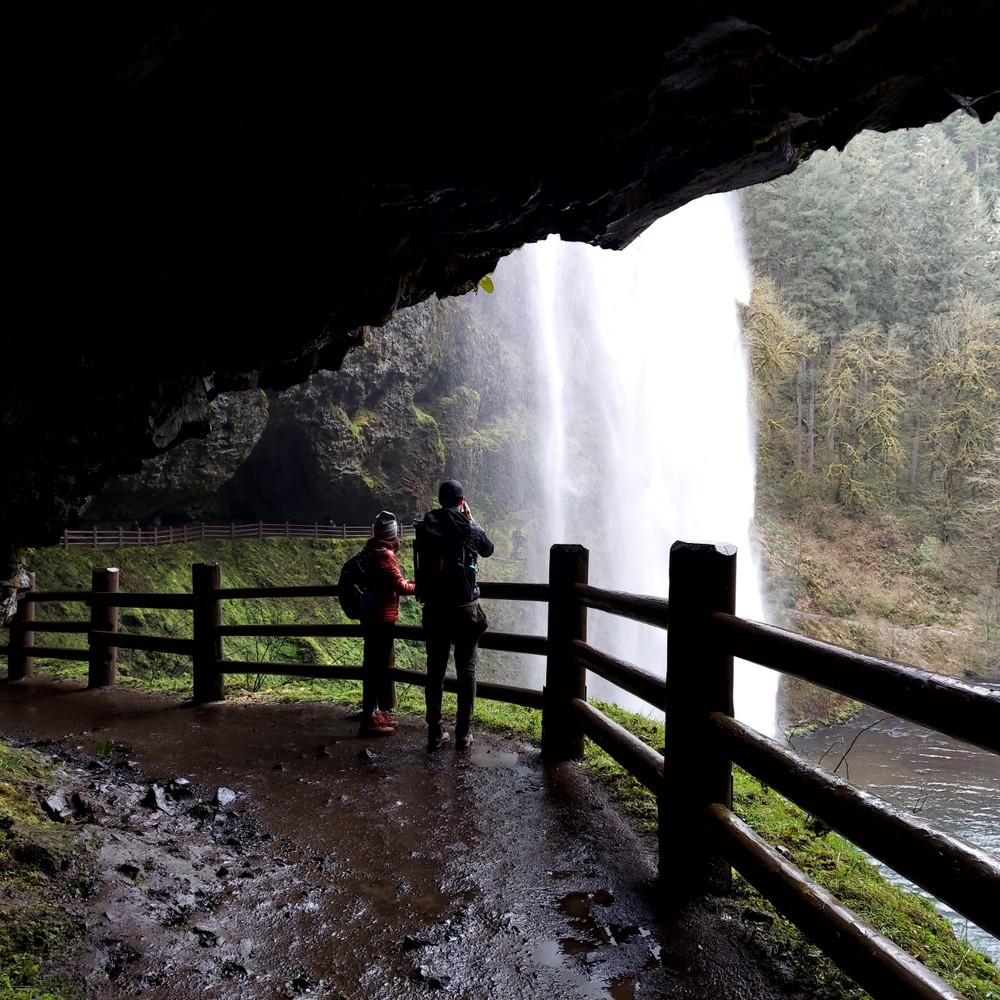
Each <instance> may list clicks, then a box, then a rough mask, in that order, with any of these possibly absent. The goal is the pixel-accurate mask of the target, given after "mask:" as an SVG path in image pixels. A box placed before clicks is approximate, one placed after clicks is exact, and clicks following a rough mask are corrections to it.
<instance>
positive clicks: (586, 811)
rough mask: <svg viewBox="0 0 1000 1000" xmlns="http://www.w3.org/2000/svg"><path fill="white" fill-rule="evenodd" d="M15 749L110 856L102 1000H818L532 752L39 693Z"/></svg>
mask: <svg viewBox="0 0 1000 1000" xmlns="http://www.w3.org/2000/svg"><path fill="white" fill-rule="evenodd" d="M0 732H2V734H3V736H4V738H5V739H7V740H8V741H9V742H11V743H14V744H15V745H22V746H32V747H34V748H36V749H38V750H40V751H41V752H43V753H45V754H46V755H48V756H50V757H53V758H55V759H57V761H58V762H59V767H60V772H61V787H60V789H59V791H58V792H57V793H56V794H55V795H51V796H49V797H48V802H47V806H46V808H47V810H48V811H49V813H50V814H51V815H53V816H56V817H60V818H61V819H62V820H63V821H64V822H66V823H67V824H69V825H71V827H72V828H73V829H74V831H75V833H76V835H77V836H79V837H80V838H81V839H83V840H86V841H87V842H88V843H90V844H91V845H93V846H94V848H95V850H96V852H97V854H96V857H97V862H98V873H97V878H96V879H95V881H94V887H93V889H94V891H93V894H92V895H90V896H89V897H88V898H85V899H82V898H81V899H77V900H74V901H73V902H72V903H71V904H68V905H70V906H71V907H72V908H73V909H74V910H75V911H77V913H76V915H77V916H78V917H79V919H81V920H83V921H84V922H85V924H86V927H87V931H86V936H85V943H84V947H83V949H82V951H81V953H80V954H79V955H77V956H76V957H75V959H74V961H73V965H72V966H71V967H70V968H68V969H67V970H65V971H67V972H68V973H69V974H71V975H72V976H73V977H74V978H76V979H77V981H80V982H82V983H84V984H85V987H86V995H87V996H88V997H94V998H103V997H139V996H141V997H144V998H148V1000H159V998H164V1000H165V998H170V1000H188V998H191V1000H193V998H195V997H220V998H255V1000H256V998H266V1000H271V998H275V1000H277V998H292V997H302V996H305V997H315V998H327V1000H335V998H350V1000H354V998H365V1000H368V998H371V1000H379V998H397V997H406V998H411V997H412V998H423V997H454V998H463V1000H464V998H468V1000H490V998H497V1000H522V998H523V1000H528V998H531V1000H535V998H540V997H544V998H555V1000H560V998H562V1000H577V998H579V1000H584V998H586V1000H591V998H610V1000H645V998H678V1000H686V998H702V997H713V998H716V1000H726V998H732V1000H743V998H746V1000H750V998H752V1000H771V998H774V1000H777V998H779V997H782V998H790V997H798V996H805V995H806V994H805V993H803V992H801V988H800V987H797V986H796V985H795V983H794V982H793V981H792V976H791V973H790V972H789V970H787V969H785V968H784V967H783V966H782V964H781V962H780V961H778V960H777V959H775V958H772V957H770V955H769V952H768V948H767V945H766V942H765V941H764V940H763V939H761V938H759V936H758V935H759V924H757V923H755V922H754V920H753V919H741V918H740V917H738V916H733V915H731V914H730V913H729V912H727V911H726V910H725V909H724V908H722V907H720V906H716V905H715V904H713V903H712V901H706V902H704V903H702V904H698V905H692V906H688V907H686V908H684V909H682V910H674V911H671V910H668V909H666V908H664V907H662V906H661V905H659V904H658V892H657V886H656V855H655V844H653V843H652V842H651V841H650V839H649V838H648V837H644V836H641V835H640V834H639V833H637V832H636V830H635V829H634V828H633V827H632V825H630V823H629V822H627V821H626V820H625V819H624V818H623V817H622V816H621V815H620V813H619V811H618V810H617V809H616V807H615V806H614V804H613V803H612V802H611V801H610V800H609V799H608V797H607V795H606V793H605V791H604V790H603V788H601V787H600V786H599V785H597V784H596V783H594V782H593V781H592V780H591V779H589V778H588V776H586V775H585V774H584V773H583V772H582V771H581V770H580V768H579V767H578V766H576V765H574V764H559V765H547V764H545V763H543V762H542V760H541V757H540V755H539V752H538V748H537V747H535V746H533V745H527V744H523V743H520V742H516V741H513V740H511V739H508V738H505V737H502V736H498V735H495V734H490V733H477V736H476V741H475V743H474V744H473V746H472V748H471V749H470V750H467V751H457V750H456V749H455V748H454V747H453V746H452V745H450V744H448V745H445V746H444V747H442V748H441V749H440V750H437V751H435V752H433V753H430V752H428V750H427V748H426V730H425V728H424V725H423V722H422V720H419V719H406V718H403V719H401V720H400V727H399V729H398V730H397V731H396V733H395V734H394V735H392V736H391V737H380V738H375V739H367V740H361V739H358V738H357V736H356V722H355V721H354V720H353V719H351V718H348V716H347V713H346V711H345V710H344V709H343V708H341V707H337V706H332V705H326V704H312V705H303V704H295V705H273V704H271V705H257V704H249V703H240V702H235V701H227V702H221V703H217V704H212V705H202V706H194V705H190V704H185V703H180V702H178V701H176V700H173V699H169V698H163V697H159V696H154V695H149V694H142V693H138V692H135V691H131V690H127V689H123V688H108V689H102V690H87V689H85V688H84V687H83V686H82V685H81V684H79V683H71V682H52V681H44V680H29V681H19V682H0ZM751 916H753V915H751Z"/></svg>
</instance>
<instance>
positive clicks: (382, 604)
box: [361, 538, 416, 624]
mask: <svg viewBox="0 0 1000 1000" xmlns="http://www.w3.org/2000/svg"><path fill="white" fill-rule="evenodd" d="M365 549H366V550H367V551H368V552H370V553H371V554H372V556H373V558H372V564H371V569H370V570H369V575H370V576H371V577H372V578H373V579H374V589H375V595H376V600H375V604H374V605H373V607H372V608H371V609H370V610H369V611H368V612H366V614H365V615H364V617H362V619H361V622H362V624H364V623H365V622H395V621H399V595H400V594H412V593H413V591H414V590H415V589H416V585H415V584H414V583H413V581H412V580H407V579H406V578H405V577H404V576H403V571H402V570H401V569H400V568H399V563H398V562H397V561H396V550H395V548H394V546H393V543H392V542H385V541H382V539H380V538H370V539H368V542H367V544H366V545H365Z"/></svg>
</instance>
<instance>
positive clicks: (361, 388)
mask: <svg viewBox="0 0 1000 1000" xmlns="http://www.w3.org/2000/svg"><path fill="white" fill-rule="evenodd" d="M482 294H483V295H485V294H486V293H482ZM476 305H477V303H476V302H475V301H469V300H460V299H448V300H445V301H439V300H436V299H434V300H431V301H428V302H424V303H421V304H419V305H417V306H414V307H412V308H410V309H405V310H401V311H400V312H399V313H398V314H397V315H396V316H394V317H393V318H392V319H391V320H390V321H389V322H388V323H386V325H385V326H383V327H379V328H377V329H370V330H368V331H366V338H365V342H364V343H363V344H361V345H359V346H358V347H357V348H356V349H355V350H353V351H351V352H350V353H349V354H348V356H347V357H346V358H345V360H344V364H343V366H342V368H341V370H340V371H339V372H336V373H333V372H319V373H317V374H316V375H313V376H311V377H310V378H309V379H307V380H306V381H305V382H303V383H302V384H301V385H297V386H293V387H291V388H290V389H287V390H286V391H285V392H281V393H279V392H275V391H270V392H268V393H266V394H265V393H264V392H262V391H260V390H257V391H255V392H246V393H228V394H224V395H221V396H219V397H218V398H217V399H216V400H215V401H214V402H213V403H212V405H211V407H210V419H209V428H208V430H209V434H208V436H207V437H205V438H196V439H192V440H189V441H186V442H184V444H182V445H180V446H179V447H177V448H174V449H171V450H170V451H168V452H166V453H164V454H163V455H162V456H159V457H157V458H154V459H150V460H147V461H146V462H144V463H143V464H142V470H141V471H140V472H138V473H134V474H130V475H126V476H121V477H116V478H114V479H112V480H111V481H110V482H109V483H108V485H107V486H106V487H105V488H104V489H103V490H102V491H101V493H100V494H98V495H97V497H95V498H94V500H93V501H91V503H90V504H89V505H88V506H87V507H86V509H85V511H84V513H83V518H82V521H83V523H85V524H88V525H89V524H93V523H107V522H110V523H114V524H128V523H130V522H131V521H132V519H133V518H138V519H139V520H140V521H143V522H148V521H152V520H154V519H156V520H159V521H162V522H163V523H171V522H178V521H184V520H192V519H193V520H206V521H213V520H218V521H229V520H249V521H258V520H260V521H270V522H281V521H293V522H297V523H313V522H316V521H326V520H329V519H333V520H334V521H336V522H338V523H345V522H346V523H349V524H365V523H367V522H369V521H371V520H372V519H373V518H374V516H375V514H376V513H377V512H378V511H379V510H381V509H383V508H389V509H391V510H393V511H395V512H396V513H397V515H398V516H399V517H400V518H402V519H403V520H404V521H408V520H409V519H410V518H411V517H412V516H413V515H414V514H418V513H422V512H423V511H425V510H427V509H428V508H429V507H431V506H433V505H435V503H436V490H437V485H438V483H439V482H440V481H441V480H442V479H445V478H448V477H450V476H454V477H456V478H461V479H462V481H463V482H464V483H465V484H466V486H467V488H468V489H469V491H470V496H473V495H475V496H476V499H477V506H478V509H479V510H483V511H486V510H492V509H493V508H494V506H495V505H496V504H497V502H499V503H500V505H501V506H502V507H503V508H504V509H508V508H509V507H510V506H511V505H516V504H517V502H518V485H519V484H520V483H521V482H523V480H524V478H525V463H526V461H527V455H526V454H525V452H526V448H525V447H524V445H525V443H526V442H525V435H526V434H528V433H529V432H530V428H531V424H532V418H531V417H530V416H529V415H527V414H526V413H525V411H524V409H523V406H522V402H523V400H519V398H518V395H517V394H514V395H513V396H512V394H511V393H510V392H509V391H508V384H509V380H510V379H513V380H514V382H515V384H516V383H517V382H522V381H525V380H526V379H527V378H528V376H527V375H526V374H524V375H523V376H522V375H519V372H521V369H522V368H523V367H524V366H523V362H522V361H521V359H520V358H518V357H517V356H515V355H514V354H512V352H511V350H510V347H509V345H507V344H505V343H504V341H503V340H502V339H501V337H500V335H499V333H498V331H497V329H496V327H495V324H493V323H491V322H490V320H489V318H488V317H487V316H486V315H484V314H483V311H482V310H479V309H477V308H476ZM518 470H520V472H519V471H518ZM480 489H481V490H482V493H481V494H480V492H479V491H480Z"/></svg>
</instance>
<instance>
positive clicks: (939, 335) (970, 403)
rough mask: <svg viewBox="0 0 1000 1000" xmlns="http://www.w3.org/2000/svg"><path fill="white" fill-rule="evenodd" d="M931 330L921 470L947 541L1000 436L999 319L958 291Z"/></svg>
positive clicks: (924, 378) (958, 529) (958, 528)
mask: <svg viewBox="0 0 1000 1000" xmlns="http://www.w3.org/2000/svg"><path fill="white" fill-rule="evenodd" d="M933 334H934V336H933V341H932V353H931V356H930V358H929V360H928V362H927V365H926V367H925V369H924V372H923V376H922V382H923V384H924V386H925V388H926V390H927V391H928V393H929V396H930V399H931V400H932V402H933V409H932V410H931V417H932V419H931V422H930V424H929V426H928V446H929V448H928V462H929V469H928V476H929V479H930V484H931V491H930V497H931V503H932V506H933V510H934V513H935V516H936V519H937V523H938V530H939V533H940V537H941V539H942V541H949V540H951V539H952V538H953V537H955V536H956V534H959V535H960V533H961V525H962V523H963V519H964V516H965V513H966V510H965V508H966V505H967V504H969V503H970V502H972V501H973V499H974V495H975V483H976V479H975V477H977V476H979V475H981V474H982V473H983V472H984V470H985V469H986V468H987V467H988V465H989V461H990V459H991V456H992V455H993V454H994V452H993V449H994V448H995V444H996V441H997V438H998V436H1000V318H998V316H997V314H996V312H991V311H990V310H988V309H987V308H986V307H985V306H984V305H983V304H982V303H981V302H979V301H978V300H977V299H975V298H973V297H972V296H966V297H965V298H963V300H962V301H961V302H960V303H959V304H958V306H956V308H955V309H953V310H952V311H951V312H949V313H947V314H945V315H942V316H940V317H937V319H936V320H935V322H934V324H933Z"/></svg>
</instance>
